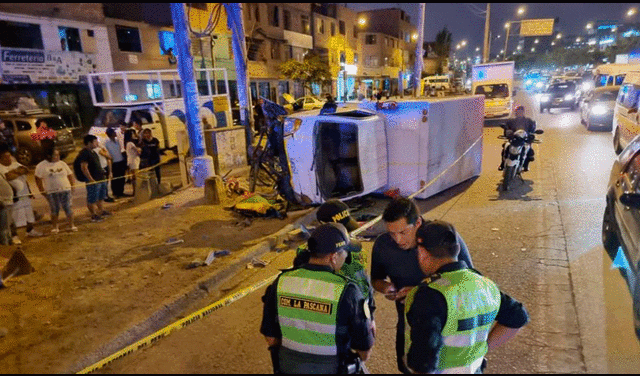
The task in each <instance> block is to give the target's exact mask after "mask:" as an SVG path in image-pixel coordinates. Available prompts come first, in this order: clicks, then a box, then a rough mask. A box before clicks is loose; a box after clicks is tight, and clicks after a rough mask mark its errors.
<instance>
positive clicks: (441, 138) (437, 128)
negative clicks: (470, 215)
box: [284, 95, 484, 204]
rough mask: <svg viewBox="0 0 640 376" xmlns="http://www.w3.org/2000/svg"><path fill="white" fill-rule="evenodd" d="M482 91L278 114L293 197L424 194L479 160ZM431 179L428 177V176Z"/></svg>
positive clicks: (473, 168)
mask: <svg viewBox="0 0 640 376" xmlns="http://www.w3.org/2000/svg"><path fill="white" fill-rule="evenodd" d="M483 120H484V97H483V96H479V95H474V96H464V97H451V98H442V99H415V100H405V101H400V102H385V103H382V104H381V105H379V104H377V103H375V102H369V101H365V102H363V103H360V104H359V105H347V106H344V107H339V108H338V111H336V113H333V114H326V115H321V114H320V111H318V110H316V111H309V112H305V113H301V114H296V115H295V116H290V117H287V118H286V119H285V123H284V133H285V138H284V140H285V141H284V142H285V149H286V152H287V156H288V161H289V167H290V170H291V184H292V187H293V191H294V193H295V195H296V199H297V200H298V201H299V202H303V203H306V204H320V203H322V202H324V201H326V200H328V199H331V198H338V199H351V198H354V197H358V196H362V195H366V194H369V193H373V192H379V193H382V192H385V191H387V190H390V189H398V190H399V192H400V194H402V195H405V196H408V195H411V194H413V193H415V192H417V191H418V190H419V189H420V188H421V187H422V186H424V185H425V184H429V186H428V187H427V188H426V189H425V190H424V191H423V192H421V193H420V194H419V195H417V196H416V197H417V198H427V197H430V196H432V195H434V194H436V193H438V192H441V191H443V190H445V189H447V188H450V187H452V186H454V185H456V184H459V183H461V182H463V181H465V180H467V179H469V178H472V177H474V176H478V175H479V174H480V172H481V165H482V126H483ZM431 180H434V181H433V182H431Z"/></svg>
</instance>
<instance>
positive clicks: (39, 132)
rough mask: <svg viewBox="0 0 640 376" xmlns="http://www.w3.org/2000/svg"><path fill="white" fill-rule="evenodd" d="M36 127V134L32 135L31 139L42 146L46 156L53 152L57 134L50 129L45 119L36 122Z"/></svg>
mask: <svg viewBox="0 0 640 376" xmlns="http://www.w3.org/2000/svg"><path fill="white" fill-rule="evenodd" d="M36 127H37V129H36V133H32V134H31V139H32V140H34V141H37V142H38V143H39V144H40V147H42V150H43V151H44V154H45V155H46V154H47V153H50V152H51V150H53V147H54V146H55V140H56V135H57V133H56V131H54V130H53V129H51V128H49V126H48V125H47V122H46V121H44V119H39V120H38V121H37V122H36Z"/></svg>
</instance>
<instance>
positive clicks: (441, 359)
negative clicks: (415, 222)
mask: <svg viewBox="0 0 640 376" xmlns="http://www.w3.org/2000/svg"><path fill="white" fill-rule="evenodd" d="M416 238H417V242H418V262H419V264H420V268H421V269H422V270H423V272H424V273H425V274H426V275H428V277H427V278H425V279H424V280H423V281H422V283H420V285H418V286H416V287H415V288H413V289H412V290H411V291H410V292H409V293H408V294H407V298H406V302H405V311H404V312H405V322H406V326H405V346H404V349H405V355H404V361H405V365H406V366H407V367H408V369H409V370H410V371H412V372H416V373H482V370H483V369H484V367H485V366H486V361H485V359H484V356H485V355H486V353H487V351H488V350H491V349H492V348H495V347H497V346H499V345H501V344H503V343H504V342H506V341H507V340H509V339H511V338H512V337H513V336H515V335H516V333H518V331H519V330H520V328H522V327H523V326H524V325H525V324H526V323H527V322H528V321H529V316H528V314H527V311H526V310H525V308H524V307H523V306H522V304H521V303H519V302H518V301H517V300H515V299H513V298H511V297H510V296H509V295H507V294H504V293H502V292H501V291H500V289H499V288H498V286H497V285H496V284H495V283H494V282H493V281H491V280H490V279H488V278H486V277H484V276H482V275H481V274H480V273H479V272H477V271H475V270H473V269H469V268H467V265H466V264H465V262H464V261H457V260H458V253H459V252H460V245H459V244H458V241H457V240H456V230H455V228H454V227H453V226H452V225H451V224H449V223H447V222H444V221H433V222H430V223H428V224H427V225H426V226H422V227H420V229H419V230H418V232H417V233H416ZM494 323H495V324H494Z"/></svg>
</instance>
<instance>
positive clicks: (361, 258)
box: [296, 244, 371, 299]
mask: <svg viewBox="0 0 640 376" xmlns="http://www.w3.org/2000/svg"><path fill="white" fill-rule="evenodd" d="M302 252H309V248H307V245H306V244H301V245H300V246H299V247H298V249H296V255H299V254H301V253H302ZM351 260H352V261H351V264H347V263H345V264H344V265H342V268H340V270H339V271H338V274H340V275H343V276H345V277H347V278H349V279H350V280H352V281H353V282H355V284H356V285H357V286H358V287H359V288H360V292H362V296H364V297H365V299H366V298H369V299H371V296H369V294H370V293H371V284H370V282H369V277H368V276H367V272H366V270H365V265H367V255H366V254H365V253H364V252H363V251H362V250H360V251H358V252H351Z"/></svg>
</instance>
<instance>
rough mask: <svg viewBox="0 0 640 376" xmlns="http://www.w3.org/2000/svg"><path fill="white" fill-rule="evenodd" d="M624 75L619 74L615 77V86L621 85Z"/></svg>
mask: <svg viewBox="0 0 640 376" xmlns="http://www.w3.org/2000/svg"><path fill="white" fill-rule="evenodd" d="M624 76H625V75H624V74H619V75H617V76H616V85H622V81H624Z"/></svg>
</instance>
